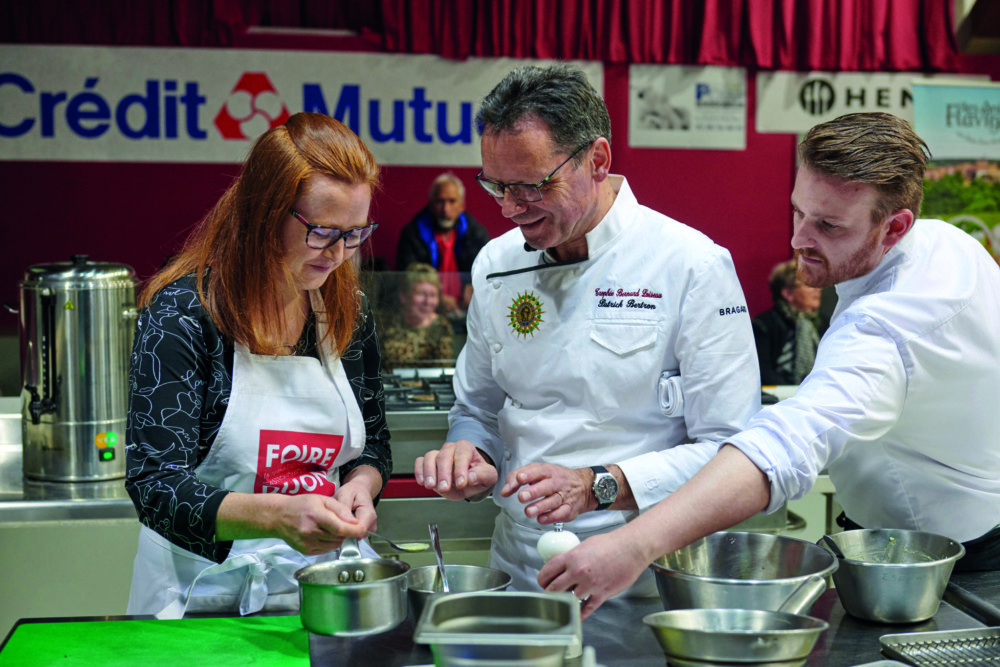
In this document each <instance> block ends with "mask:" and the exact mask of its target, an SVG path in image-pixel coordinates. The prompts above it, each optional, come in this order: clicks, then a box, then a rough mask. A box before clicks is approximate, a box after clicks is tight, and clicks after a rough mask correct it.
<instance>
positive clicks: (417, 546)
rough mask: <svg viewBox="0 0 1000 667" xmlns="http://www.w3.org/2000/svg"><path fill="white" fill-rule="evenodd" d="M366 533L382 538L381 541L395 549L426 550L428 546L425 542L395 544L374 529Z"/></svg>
mask: <svg viewBox="0 0 1000 667" xmlns="http://www.w3.org/2000/svg"><path fill="white" fill-rule="evenodd" d="M368 534H369V535H370V536H371V537H377V538H378V539H380V540H382V541H383V542H385V543H386V544H388V545H389V546H390V547H392V548H393V549H395V550H397V551H409V552H414V551H426V550H427V549H428V546H427V545H426V544H424V543H423V542H406V543H404V544H396V543H395V542H393V541H392V540H390V539H389V538H388V537H385V536H383V535H379V534H378V533H376V532H375V531H374V530H369V531H368Z"/></svg>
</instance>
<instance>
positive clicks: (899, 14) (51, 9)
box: [0, 0, 958, 72]
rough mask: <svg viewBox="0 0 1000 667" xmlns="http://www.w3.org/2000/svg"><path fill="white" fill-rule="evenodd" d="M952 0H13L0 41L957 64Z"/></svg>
mask: <svg viewBox="0 0 1000 667" xmlns="http://www.w3.org/2000/svg"><path fill="white" fill-rule="evenodd" d="M952 3H953V0H478V1H475V0H380V1H376V0H369V1H364V0H360V1H359V0H349V1H342V2H335V1H333V0H146V1H144V2H143V1H138V0H33V1H31V2H22V1H19V0H13V1H10V2H3V3H0V42H21V43H40V44H46V43H48V44H107V45H119V46H233V45H235V44H236V43H237V42H238V41H239V39H240V36H241V35H243V34H244V33H245V32H246V30H247V29H248V28H252V27H264V28H307V29H325V30H350V31H352V32H354V33H356V34H358V35H359V36H361V37H362V38H363V39H364V40H365V41H366V42H368V43H370V44H371V45H372V46H373V47H377V48H381V49H384V50H386V51H390V52H399V53H433V54H438V55H441V56H444V57H447V58H457V59H462V58H467V57H469V56H480V57H497V56H511V57H518V58H556V59H577V58H579V59H589V60H602V61H604V62H608V63H629V62H635V63H674V64H702V65H742V66H745V67H749V68H753V69H784V70H800V71H808V70H826V71H883V72H889V71H923V72H932V71H945V72H949V71H956V69H957V66H958V49H957V46H956V42H955V38H954V30H953V27H952V25H953V22H952Z"/></svg>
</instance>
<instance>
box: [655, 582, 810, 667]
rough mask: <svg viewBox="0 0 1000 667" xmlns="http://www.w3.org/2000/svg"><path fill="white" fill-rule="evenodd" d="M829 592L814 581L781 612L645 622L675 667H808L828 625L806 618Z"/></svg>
mask: <svg viewBox="0 0 1000 667" xmlns="http://www.w3.org/2000/svg"><path fill="white" fill-rule="evenodd" d="M824 590H826V579H825V578H823V577H821V576H818V575H817V576H813V577H810V578H808V579H807V580H806V582H805V583H804V584H802V585H801V586H799V587H798V588H796V589H795V591H793V592H792V595H791V596H789V598H788V599H787V600H785V602H784V603H783V604H782V605H781V607H780V608H779V609H778V611H770V610H764V609H672V610H670V611H661V612H657V613H655V614H648V615H646V616H644V617H643V619H642V622H643V623H645V624H646V625H647V626H648V627H649V629H650V630H652V631H653V635H654V636H655V637H656V641H657V643H659V645H660V648H661V649H663V653H664V655H666V657H667V662H668V663H670V664H671V665H674V666H675V667H677V666H679V667H686V665H703V664H706V663H736V664H738V663H752V664H754V665H755V666H756V667H761V666H763V665H770V664H774V665H781V667H794V666H795V665H797V664H801V663H804V662H805V661H806V658H808V656H809V653H810V652H811V651H812V649H813V645H814V644H815V643H816V640H817V639H818V638H819V636H820V634H822V632H823V631H824V630H826V629H827V627H828V624H827V623H826V621H822V620H820V619H818V618H812V617H810V616H803V615H801V613H800V612H801V611H803V610H805V609H808V608H809V607H811V606H812V605H813V603H814V602H815V601H816V598H818V597H819V596H820V595H822V594H823V591H824Z"/></svg>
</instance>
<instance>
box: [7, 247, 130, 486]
mask: <svg viewBox="0 0 1000 667" xmlns="http://www.w3.org/2000/svg"><path fill="white" fill-rule="evenodd" d="M136 284H137V280H136V278H135V272H134V271H133V270H132V269H131V268H130V267H128V266H126V265H124V264H112V263H106V262H91V261H88V258H87V255H73V256H72V258H71V260H70V261H69V262H55V263H53V264H39V265H36V266H32V267H30V268H29V269H28V270H27V272H25V276H24V280H22V281H21V282H20V283H18V286H19V287H20V296H21V309H20V315H21V318H20V336H21V424H22V426H21V429H22V436H23V440H22V443H23V447H24V457H23V461H24V476H25V478H27V479H33V480H41V481H48V482H97V481H103V480H108V479H115V478H119V477H124V476H125V438H124V436H125V417H126V413H127V411H128V369H129V357H130V355H131V352H132V337H133V335H134V330H135V318H136V308H135V287H136Z"/></svg>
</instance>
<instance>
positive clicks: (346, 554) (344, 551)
mask: <svg viewBox="0 0 1000 667" xmlns="http://www.w3.org/2000/svg"><path fill="white" fill-rule="evenodd" d="M340 558H342V559H343V558H350V559H359V558H361V547H359V546H358V539H357V538H356V537H348V538H347V539H346V540H344V543H343V544H341V545H340Z"/></svg>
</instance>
